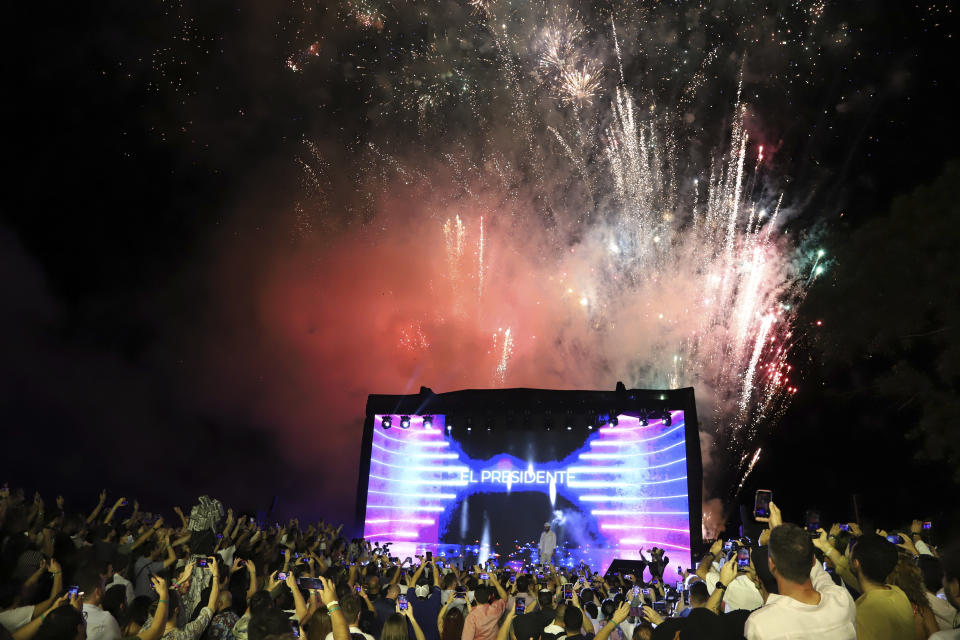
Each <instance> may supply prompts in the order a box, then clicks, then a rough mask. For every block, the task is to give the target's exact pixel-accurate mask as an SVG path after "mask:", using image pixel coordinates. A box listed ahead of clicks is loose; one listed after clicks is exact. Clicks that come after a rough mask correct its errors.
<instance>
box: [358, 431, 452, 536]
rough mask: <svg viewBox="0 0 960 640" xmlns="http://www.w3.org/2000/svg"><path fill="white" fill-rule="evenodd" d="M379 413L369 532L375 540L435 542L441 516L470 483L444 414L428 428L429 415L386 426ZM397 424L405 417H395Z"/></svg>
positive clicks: (366, 531) (372, 463) (367, 521)
mask: <svg viewBox="0 0 960 640" xmlns="http://www.w3.org/2000/svg"><path fill="white" fill-rule="evenodd" d="M382 417H383V416H380V415H378V416H376V418H375V421H374V425H375V427H374V429H373V447H372V449H371V456H370V479H369V482H368V485H367V514H366V518H365V522H364V528H363V535H364V537H365V538H368V539H371V540H381V541H392V540H396V541H397V542H401V541H417V542H424V543H435V542H437V538H438V537H439V531H438V516H439V514H441V513H442V512H443V511H445V510H446V509H447V507H448V506H451V505H452V504H453V503H455V502H456V501H457V497H458V496H457V493H456V490H457V488H458V487H462V486H464V485H465V484H466V483H465V482H463V481H462V480H460V472H461V471H465V470H467V467H465V466H463V464H462V463H458V461H457V457H458V456H457V454H456V453H452V452H451V451H450V442H449V441H448V440H447V439H446V438H445V437H444V425H445V421H444V417H443V416H442V415H438V416H433V426H431V427H427V428H425V427H424V426H423V418H422V417H420V416H411V417H410V428H409V429H398V428H394V429H389V430H385V429H382V428H380V423H381V418H382ZM391 417H392V419H393V425H394V427H397V426H399V424H400V416H398V415H395V416H391Z"/></svg>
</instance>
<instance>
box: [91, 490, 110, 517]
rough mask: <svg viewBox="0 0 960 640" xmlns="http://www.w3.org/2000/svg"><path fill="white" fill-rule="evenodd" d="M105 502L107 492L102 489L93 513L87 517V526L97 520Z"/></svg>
mask: <svg viewBox="0 0 960 640" xmlns="http://www.w3.org/2000/svg"><path fill="white" fill-rule="evenodd" d="M106 501H107V490H106V489H104V490H103V491H101V492H100V501H99V502H97V506H96V507H94V509H93V511H91V512H90V515H88V516H87V524H91V523H92V522H93V521H94V520H96V519H97V516H98V515H100V510H101V509H103V503H104V502H106Z"/></svg>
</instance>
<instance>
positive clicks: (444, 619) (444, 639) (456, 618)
mask: <svg viewBox="0 0 960 640" xmlns="http://www.w3.org/2000/svg"><path fill="white" fill-rule="evenodd" d="M451 602H453V598H450V599H449V600H447V604H445V605H443V609H441V610H440V616H439V617H438V618H437V629H438V630H439V631H440V640H459V639H460V635H461V634H462V633H463V621H464V620H465V618H464V616H463V611H462V610H461V609H460V607H450V603H451ZM469 606H470V604H469V603H467V607H469Z"/></svg>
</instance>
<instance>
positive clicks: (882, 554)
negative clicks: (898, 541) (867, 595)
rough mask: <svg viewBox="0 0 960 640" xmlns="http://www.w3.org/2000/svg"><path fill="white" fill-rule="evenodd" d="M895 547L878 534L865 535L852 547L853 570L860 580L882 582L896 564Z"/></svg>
mask: <svg viewBox="0 0 960 640" xmlns="http://www.w3.org/2000/svg"><path fill="white" fill-rule="evenodd" d="M897 556H898V554H897V547H896V546H895V545H894V544H893V543H892V542H890V541H888V540H885V539H884V538H881V537H880V536H878V535H865V536H863V537H862V538H860V540H859V541H857V544H856V545H855V546H854V547H853V570H854V571H855V572H856V573H857V575H858V577H859V578H860V580H861V581H863V580H864V579H866V580H868V581H870V582H872V583H874V584H884V583H885V582H886V581H887V576H889V575H890V572H891V571H893V568H894V567H895V566H897Z"/></svg>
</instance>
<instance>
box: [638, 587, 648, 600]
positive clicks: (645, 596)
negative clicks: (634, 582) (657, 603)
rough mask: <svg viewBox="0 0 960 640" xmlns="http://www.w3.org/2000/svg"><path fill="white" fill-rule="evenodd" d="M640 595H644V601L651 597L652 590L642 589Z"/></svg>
mask: <svg viewBox="0 0 960 640" xmlns="http://www.w3.org/2000/svg"><path fill="white" fill-rule="evenodd" d="M640 593H641V594H642V595H643V597H644V599H646V598H648V597H649V596H650V589H640Z"/></svg>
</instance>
